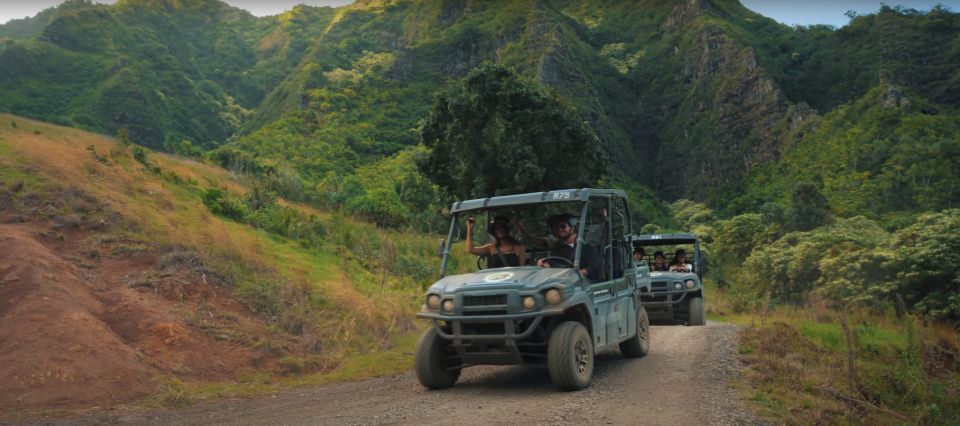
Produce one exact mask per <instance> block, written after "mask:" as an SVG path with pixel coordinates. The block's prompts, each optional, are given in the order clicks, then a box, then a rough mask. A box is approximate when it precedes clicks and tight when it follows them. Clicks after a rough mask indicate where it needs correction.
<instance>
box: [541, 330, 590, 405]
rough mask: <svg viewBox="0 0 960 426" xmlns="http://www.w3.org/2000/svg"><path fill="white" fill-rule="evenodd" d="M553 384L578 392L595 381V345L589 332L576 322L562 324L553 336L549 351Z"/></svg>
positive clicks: (548, 358)
mask: <svg viewBox="0 0 960 426" xmlns="http://www.w3.org/2000/svg"><path fill="white" fill-rule="evenodd" d="M547 366H548V367H549V369H550V380H551V381H553V384H554V385H556V386H557V387H558V388H560V390H564V391H574V390H580V389H584V388H586V387H588V386H590V381H591V380H593V342H591V341H590V334H589V333H587V329H586V328H584V327H583V324H580V323H579V322H576V321H567V322H564V323H561V324H560V325H558V326H557V327H556V328H554V329H553V331H552V332H551V333H550V340H549V346H548V347H547Z"/></svg>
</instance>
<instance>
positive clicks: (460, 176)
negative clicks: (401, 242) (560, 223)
mask: <svg viewBox="0 0 960 426" xmlns="http://www.w3.org/2000/svg"><path fill="white" fill-rule="evenodd" d="M421 137H422V139H423V143H424V145H426V146H427V148H429V149H430V153H429V154H428V155H427V157H426V158H425V160H424V161H423V164H422V170H423V172H424V174H425V175H427V176H428V177H429V178H430V179H431V180H433V181H434V182H435V183H436V184H437V185H438V186H440V187H441V188H443V189H445V190H446V191H447V192H448V193H450V194H451V195H454V196H456V197H457V198H459V199H468V198H479V197H490V196H494V195H505V194H517V193H524V192H539V191H549V190H551V189H556V188H582V187H588V186H594V184H595V183H596V182H597V181H598V180H599V179H600V177H601V176H602V174H603V173H604V172H605V167H606V165H607V161H606V157H605V156H604V154H603V151H601V149H600V141H599V140H598V139H597V137H596V135H594V133H593V132H592V131H591V129H590V128H589V127H587V126H586V125H585V124H584V123H582V122H581V121H580V119H579V117H578V116H577V115H576V112H575V111H574V109H573V108H572V107H571V106H569V105H567V104H566V103H564V102H563V101H562V100H561V99H559V98H557V97H556V96H555V95H553V94H551V93H550V92H549V91H547V90H545V89H543V88H540V87H538V86H537V85H535V84H534V83H531V82H527V81H524V80H522V79H520V78H518V77H517V75H516V74H514V73H513V71H511V70H509V69H507V68H505V67H502V66H499V65H495V64H489V63H487V64H481V65H480V66H479V67H477V68H476V69H474V71H472V72H471V73H470V75H468V76H467V77H466V78H465V79H464V80H463V82H462V84H460V85H457V86H456V87H454V88H453V89H451V90H450V91H449V92H447V93H444V94H442V95H440V96H439V97H438V98H437V101H436V102H435V103H434V106H433V109H431V111H430V115H429V116H428V117H427V119H426V122H425V123H424V125H423V130H422V131H421Z"/></svg>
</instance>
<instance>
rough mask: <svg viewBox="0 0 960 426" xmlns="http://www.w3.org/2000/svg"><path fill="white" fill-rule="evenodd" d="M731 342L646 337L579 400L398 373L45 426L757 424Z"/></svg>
mask: <svg viewBox="0 0 960 426" xmlns="http://www.w3.org/2000/svg"><path fill="white" fill-rule="evenodd" d="M735 339H736V328H735V327H734V326H731V325H726V324H714V323H709V324H708V325H707V326H706V327H683V326H675V327H665V326H664V327H652V328H651V345H650V353H649V354H648V355H647V356H646V357H644V358H639V359H625V358H623V357H621V356H620V354H619V352H616V351H613V352H605V353H600V354H598V355H597V357H596V362H595V365H596V370H595V372H594V380H593V385H592V386H591V387H590V388H589V389H586V390H584V391H580V392H559V391H557V390H555V389H554V388H553V386H552V385H551V383H550V379H549V376H548V374H547V372H546V370H542V369H537V368H532V367H473V368H468V369H466V370H464V372H463V375H462V376H461V378H460V381H459V382H458V383H457V385H456V386H455V387H453V388H451V389H446V390H442V391H427V390H424V389H423V388H422V387H421V386H420V385H419V384H418V383H417V381H416V378H415V377H414V376H413V374H412V373H406V374H402V375H398V376H391V377H381V378H376V379H371V380H365V381H362V382H352V383H340V384H334V385H326V386H321V387H313V388H302V389H296V390H292V391H288V392H284V393H281V394H279V395H277V396H274V397H269V398H262V399H243V400H229V401H220V402H216V403H212V404H204V405H198V406H192V407H187V408H181V409H172V410H160V411H130V412H116V411H114V412H110V413H100V414H96V415H91V416H88V417H81V418H73V419H69V420H59V421H53V422H48V423H47V424H82V425H87V424H137V425H226V424H230V425H233V424H244V425H246V424H249V425H267V424H269V425H307V424H311V425H313V424H334V425H352V424H364V425H366V424H417V425H434V424H436V425H439V424H459V425H498V424H504V425H514V424H560V425H565V424H569V425H583V424H601V425H603V424H615V425H621V424H630V425H633V424H641V423H642V424H645V425H694V424H735V425H742V424H763V421H762V420H760V419H758V418H756V417H754V416H753V415H751V414H749V413H748V412H746V411H745V409H744V404H743V403H742V402H741V401H740V400H739V399H738V396H737V394H736V392H734V391H732V390H731V389H730V387H729V384H730V381H731V379H734V378H736V375H737V370H738V369H739V364H738V362H737V357H736V342H735Z"/></svg>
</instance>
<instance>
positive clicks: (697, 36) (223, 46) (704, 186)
mask: <svg viewBox="0 0 960 426" xmlns="http://www.w3.org/2000/svg"><path fill="white" fill-rule="evenodd" d="M958 34H960V15H958V14H956V13H953V12H950V11H948V10H946V9H944V8H939V7H938V8H934V9H933V10H930V11H928V12H918V11H914V10H909V9H903V8H898V7H893V8H891V7H883V8H881V10H880V11H879V12H878V13H877V14H873V15H865V16H857V17H854V18H853V19H851V22H850V24H849V25H847V26H844V27H843V28H839V29H835V28H830V27H825V26H814V27H797V28H789V27H786V26H784V25H780V24H777V23H776V22H774V21H772V20H770V19H767V18H765V17H762V16H760V15H757V14H755V13H753V12H750V11H749V10H747V9H745V8H743V7H742V6H741V5H740V4H739V3H738V2H737V1H735V0H700V1H690V2H686V1H685V2H674V3H670V2H662V1H655V0H637V1H636V2H630V3H626V2H615V1H606V0H595V1H584V0H548V1H534V0H524V1H507V0H500V1H491V2H479V3H476V2H467V1H463V0H450V1H442V2H437V1H422V0H398V1H375V0H371V1H364V2H358V3H357V4H354V5H351V6H346V7H342V8H337V9H330V8H312V7H305V6H300V7H297V8H295V9H293V10H291V11H289V12H287V13H285V14H282V15H279V16H275V17H267V18H255V17H253V16H251V15H249V14H247V13H245V12H243V11H240V10H238V9H234V8H231V7H229V6H227V5H225V4H223V3H220V2H218V1H216V0H195V1H180V0H128V1H123V2H119V3H118V4H115V5H111V6H102V5H91V4H89V3H86V2H84V1H81V0H75V1H72V2H70V3H68V4H66V5H64V6H61V7H59V8H56V9H51V10H47V11H44V12H43V13H41V14H40V15H38V16H37V17H34V18H31V19H28V20H22V21H14V22H11V23H10V24H7V25H4V26H0V37H3V38H4V40H2V41H0V91H2V92H3V94H4V96H2V97H0V111H9V112H14V113H17V114H22V115H28V116H31V117H37V118H41V119H45V120H49V121H54V122H59V123H67V124H73V125H78V126H81V127H85V128H90V129H95V130H98V131H101V132H106V133H110V134H113V133H115V132H116V131H117V130H118V129H121V128H123V129H128V134H129V139H130V140H131V141H132V142H133V143H135V144H140V145H146V146H151V147H155V148H162V149H166V150H168V151H171V152H176V153H178V154H180V155H189V156H193V157H201V156H204V155H205V156H206V158H208V159H210V160H212V161H214V162H216V163H218V164H220V165H222V166H224V167H226V168H228V169H230V170H231V171H232V172H234V173H235V174H236V175H237V176H239V177H242V178H244V179H251V180H253V181H255V182H257V183H258V185H260V187H261V188H263V189H264V190H265V191H268V192H272V193H276V194H278V195H279V196H282V197H284V198H288V199H291V200H299V201H304V202H307V203H311V204H314V205H318V206H323V207H327V208H334V209H339V210H341V211H343V212H345V213H348V214H352V215H356V216H358V217H363V218H365V219H367V220H370V221H372V222H375V223H377V224H378V225H380V226H382V227H397V228H414V229H418V230H421V231H436V230H438V229H442V226H443V225H442V223H443V220H442V213H443V210H444V208H445V207H446V205H445V203H446V201H445V200H446V199H447V198H445V197H446V196H448V195H450V194H448V193H453V194H454V195H456V196H458V197H468V196H477V195H493V194H499V193H507V192H517V191H526V190H539V189H547V188H550V187H555V186H571V185H578V184H580V183H584V184H588V183H589V184H593V183H594V182H595V181H596V178H597V177H599V176H600V174H601V173H599V170H598V169H597V168H598V167H599V165H600V164H602V162H597V161H594V160H595V159H599V158H601V157H602V155H605V156H606V157H607V158H608V159H609V164H608V166H607V168H606V170H605V171H606V174H607V177H606V178H604V179H602V180H601V181H600V183H599V185H607V186H614V187H621V188H625V189H627V190H628V192H629V193H630V195H631V206H630V207H631V211H632V212H633V213H634V215H633V217H634V218H635V220H636V222H637V223H636V224H635V225H636V226H637V228H640V227H643V229H645V231H647V232H653V231H656V230H658V229H659V230H673V229H683V230H690V231H693V232H697V233H698V234H700V235H702V236H703V237H704V240H705V241H707V243H708V244H710V246H709V247H708V249H709V251H710V253H711V254H712V263H711V271H712V272H711V273H712V274H715V278H716V279H717V280H718V282H719V283H720V284H721V285H724V286H728V287H730V288H735V289H737V290H741V291H742V294H743V303H744V304H749V303H753V302H756V301H757V300H760V299H763V298H765V297H767V295H769V296H770V297H771V298H773V299H774V300H776V301H782V302H802V301H804V300H806V298H807V297H809V296H810V295H811V294H819V295H823V296H825V297H829V298H831V299H834V300H835V301H838V302H841V303H846V304H859V305H864V306H870V307H872V308H885V307H889V306H890V305H891V304H894V303H896V300H897V297H898V296H899V297H900V298H902V299H904V303H905V305H906V306H907V307H908V308H911V309H915V310H917V311H919V312H923V313H925V314H926V315H928V316H929V317H931V318H949V319H954V320H956V319H958V314H957V308H956V304H957V303H956V292H957V287H956V285H957V284H956V270H957V261H956V259H955V258H954V257H950V256H949V253H951V252H950V250H951V247H952V246H950V244H954V243H955V242H953V240H951V239H950V236H951V235H955V234H956V232H955V228H952V226H954V225H953V224H954V223H955V221H956V211H957V210H956V209H957V208H958V207H960V181H958V179H960V124H958V123H960V112H958V109H957V105H958V102H960V67H958V65H957V64H960V37H958ZM487 62H492V63H496V64H498V65H481V64H485V63H487ZM478 66H480V67H481V69H480V70H477V71H474V70H475V69H476V68H477V67H478ZM507 68H510V69H514V70H516V71H515V73H516V76H514V75H512V74H510V73H508V72H506V71H504V70H505V69H507ZM472 71H473V72H472ZM465 77H466V78H465ZM471 84H473V85H474V86H471ZM478 85H479V86H485V87H484V88H483V90H479V89H478V88H477V86H478ZM543 86H546V88H544V87H543ZM488 95H489V96H488ZM438 96H439V97H438ZM515 100H516V102H514V101H515ZM594 138H595V139H594ZM421 139H422V140H423V141H424V142H425V146H424V145H420V141H421ZM441 141H442V143H438V142H441ZM582 141H587V142H586V144H585V145H581V146H578V147H577V149H573V150H572V149H570V148H569V146H570V145H577V144H581V142H582ZM596 141H599V146H600V150H599V151H598V150H596V149H594V145H593V144H594V143H596ZM447 148H449V149H447ZM144 152H146V151H144ZM570 152H574V153H575V154H570ZM558 153H559V154H564V155H566V157H565V158H564V157H555V156H554V154H558ZM145 159H146V157H145ZM585 159H586V160H588V161H583V160H585ZM419 164H423V165H426V166H427V167H426V168H425V170H427V171H428V172H429V173H430V175H431V176H432V177H434V178H438V179H437V182H438V183H440V186H442V188H441V187H438V186H437V185H435V184H434V183H433V182H431V181H429V180H428V179H427V178H426V177H425V175H424V174H423V173H422V172H421V171H420V169H419V168H418V165H419ZM580 165H583V166H585V167H586V168H585V169H583V170H580V171H576V172H575V173H572V174H567V175H564V174H562V173H559V171H561V170H567V171H569V170H570V168H571V167H574V166H576V167H579V166H580ZM556 176H563V177H571V176H575V178H573V179H572V180H570V181H557V180H549V179H548V180H544V178H546V177H556ZM209 195H210V197H213V198H211V199H210V205H211V209H214V210H215V211H219V212H220V213H219V214H223V215H226V216H230V217H234V218H235V219H237V220H240V221H244V222H247V223H254V224H257V226H261V227H271V226H274V225H271V224H270V223H268V222H270V220H272V219H267V218H266V216H269V217H274V216H276V217H283V215H284V214H279V213H276V212H274V211H273V210H271V209H273V207H258V208H254V209H251V207H250V205H249V203H248V202H247V201H245V200H239V201H238V200H236V199H233V198H231V197H228V196H225V195H224V196H222V197H220V198H217V197H216V194H209ZM677 200H680V201H677ZM687 200H690V201H687ZM668 203H669V204H668ZM218 209H221V210H218ZM261 211H262V212H264V213H263V214H261V215H260V216H257V212H261ZM264 215H266V216H264ZM282 222H283V221H282V220H281V223H282ZM282 228H284V226H281V225H277V226H276V229H277V232H278V233H280V234H284V233H285V232H287V233H290V232H292V231H282ZM934 229H942V230H943V234H944V235H946V236H945V237H943V238H940V237H935V235H934V233H933V231H932V230H934ZM284 235H285V234H284ZM937 235H939V234H937ZM911 236H912V237H911ZM904 250H909V251H910V252H905V251H904ZM913 253H925V256H924V259H920V258H918V256H916V255H914V254H913ZM926 258H932V259H938V260H937V261H935V262H934V263H933V264H927V263H924V262H925V261H926V260H925V259H926ZM844 265H846V266H844ZM937 265H939V266H937ZM938 267H939V268H940V269H937V268H938ZM951 283H952V284H951ZM951 286H952V287H951Z"/></svg>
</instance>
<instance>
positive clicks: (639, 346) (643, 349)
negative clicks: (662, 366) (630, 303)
mask: <svg viewBox="0 0 960 426" xmlns="http://www.w3.org/2000/svg"><path fill="white" fill-rule="evenodd" d="M649 351H650V320H649V318H647V310H646V309H645V308H644V307H643V306H641V307H640V309H638V310H637V334H635V335H634V336H633V337H631V338H629V339H627V340H624V341H623V342H621V343H620V353H622V354H623V356H625V357H628V358H639V357H642V356H644V355H646V354H647V352H649Z"/></svg>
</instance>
